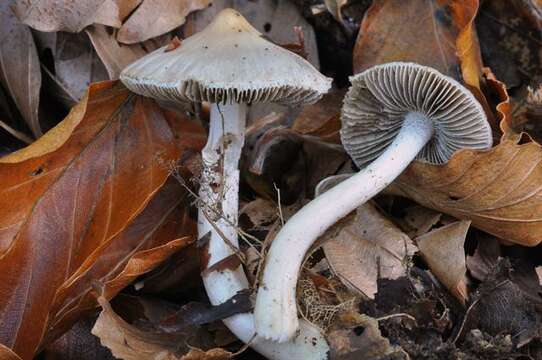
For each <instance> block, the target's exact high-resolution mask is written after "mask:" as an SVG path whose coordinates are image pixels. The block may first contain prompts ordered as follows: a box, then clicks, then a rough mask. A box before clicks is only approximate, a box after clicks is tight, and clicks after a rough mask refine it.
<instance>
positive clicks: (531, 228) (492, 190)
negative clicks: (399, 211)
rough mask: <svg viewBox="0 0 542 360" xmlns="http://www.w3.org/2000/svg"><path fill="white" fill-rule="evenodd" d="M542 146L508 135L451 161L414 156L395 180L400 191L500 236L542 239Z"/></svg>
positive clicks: (529, 242)
mask: <svg viewBox="0 0 542 360" xmlns="http://www.w3.org/2000/svg"><path fill="white" fill-rule="evenodd" d="M541 164H542V148H541V147H540V145H538V144H536V143H534V142H528V143H526V144H518V143H516V141H513V140H504V141H503V142H501V143H500V144H498V145H497V146H495V147H493V148H492V149H491V150H489V151H485V152H476V151H472V150H461V151H459V152H457V153H455V154H454V155H453V156H452V158H451V159H450V161H449V162H448V163H447V164H446V165H430V164H425V163H421V162H413V163H412V164H411V165H410V166H409V167H408V168H407V169H406V170H405V171H404V172H403V174H402V175H401V176H400V177H399V178H398V179H397V180H396V181H395V182H394V183H393V185H392V186H393V188H394V189H395V190H398V191H399V193H400V194H402V195H404V196H406V197H409V198H411V199H413V200H414V201H416V202H418V203H420V204H422V205H424V206H426V207H429V208H432V209H435V210H437V211H441V212H443V213H446V214H449V215H452V216H454V217H456V218H459V219H469V220H472V225H473V226H475V227H477V228H479V229H481V230H484V231H486V232H488V233H490V234H492V235H495V236H497V237H499V238H501V239H505V240H508V241H511V242H514V243H517V244H520V245H525V246H535V245H537V244H539V243H540V241H542V216H541V214H542V201H541V197H542V186H540V184H541V183H542V165H541Z"/></svg>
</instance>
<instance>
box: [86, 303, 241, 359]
mask: <svg viewBox="0 0 542 360" xmlns="http://www.w3.org/2000/svg"><path fill="white" fill-rule="evenodd" d="M248 295H249V294H248V293H241V294H238V295H236V296H235V297H234V298H232V299H230V300H229V301H227V302H225V303H223V304H221V305H219V306H210V305H204V304H199V303H189V304H187V305H185V306H183V307H182V308H181V309H180V310H179V311H177V312H173V311H174V309H173V308H168V307H167V306H166V307H164V306H163V305H162V304H154V303H156V302H157V301H156V300H151V299H145V298H137V299H133V300H135V301H137V302H138V303H139V306H138V308H141V307H143V308H147V309H149V310H151V311H147V310H144V317H145V319H142V320H143V321H141V320H140V321H138V323H141V326H136V325H135V323H134V324H130V323H128V322H127V321H126V320H124V319H123V318H122V317H121V316H119V314H117V313H116V312H115V311H114V310H113V309H112V308H111V305H110V304H109V302H108V301H107V300H106V299H105V298H104V297H103V296H100V297H99V298H98V302H99V303H100V305H101V306H102V312H101V313H100V315H99V317H98V319H97V320H96V323H95V325H94V328H93V329H92V333H93V334H94V335H96V336H97V337H99V338H100V342H101V343H102V345H104V346H107V347H108V348H109V349H110V350H111V352H112V353H113V355H115V357H117V358H121V359H126V360H130V359H134V360H135V359H137V360H142V359H143V360H144V359H172V360H173V359H202V360H210V359H217V360H218V359H229V358H230V357H231V355H232V354H231V353H229V352H227V351H225V350H222V349H211V350H208V351H204V350H200V349H198V348H194V347H193V346H198V345H200V343H201V345H205V346H209V345H213V344H208V343H205V341H204V338H205V336H204V335H203V334H202V331H204V330H203V329H201V326H202V325H204V324H208V323H211V322H213V321H217V320H220V319H223V318H226V317H229V316H232V315H234V314H238V313H240V312H246V311H249V310H250V308H251V306H252V305H251V303H250V299H249V296H248ZM128 300H129V299H128ZM152 308H157V309H156V310H157V312H156V311H155V313H154V314H153V311H152ZM143 325H144V326H143ZM183 354H184V355H183Z"/></svg>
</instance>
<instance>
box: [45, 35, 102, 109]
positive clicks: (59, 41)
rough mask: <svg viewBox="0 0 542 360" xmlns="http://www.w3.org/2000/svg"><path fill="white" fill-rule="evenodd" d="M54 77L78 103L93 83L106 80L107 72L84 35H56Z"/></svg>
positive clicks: (53, 50) (53, 51)
mask: <svg viewBox="0 0 542 360" xmlns="http://www.w3.org/2000/svg"><path fill="white" fill-rule="evenodd" d="M54 45H55V48H54V49H52V53H53V56H54V66H55V76H56V78H57V79H58V81H59V82H60V83H61V84H62V86H63V88H65V89H66V91H67V92H69V94H70V95H71V96H72V97H73V98H75V99H76V100H77V101H79V100H80V99H81V98H82V97H83V96H84V95H85V93H86V91H87V89H88V87H89V85H90V84H91V83H93V82H98V81H102V80H107V79H108V76H107V72H106V70H105V67H104V65H103V64H102V62H101V61H100V58H99V57H98V55H97V54H96V51H94V49H93V48H92V44H91V43H90V41H89V39H88V37H87V36H86V35H85V34H70V33H63V32H59V33H58V34H56V40H55V43H54Z"/></svg>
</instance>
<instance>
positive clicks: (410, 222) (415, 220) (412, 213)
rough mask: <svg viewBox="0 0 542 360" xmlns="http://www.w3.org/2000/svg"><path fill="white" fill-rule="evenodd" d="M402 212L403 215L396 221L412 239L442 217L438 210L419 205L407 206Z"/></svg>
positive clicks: (426, 230)
mask: <svg viewBox="0 0 542 360" xmlns="http://www.w3.org/2000/svg"><path fill="white" fill-rule="evenodd" d="M403 212H404V216H403V217H401V218H400V219H397V222H398V223H399V226H401V228H402V229H403V231H405V232H406V233H407V235H408V236H409V237H410V238H412V239H413V238H415V237H418V236H421V235H423V234H425V233H427V232H428V231H429V230H431V228H432V227H433V226H434V225H435V224H436V223H438V222H439V220H440V218H441V217H442V214H441V213H439V212H438V211H435V210H431V209H428V208H426V207H423V206H420V205H414V206H410V207H407V208H406V209H404V210H403Z"/></svg>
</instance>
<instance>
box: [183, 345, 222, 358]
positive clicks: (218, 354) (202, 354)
mask: <svg viewBox="0 0 542 360" xmlns="http://www.w3.org/2000/svg"><path fill="white" fill-rule="evenodd" d="M232 357H233V354H232V353H231V352H229V351H226V350H224V349H221V348H216V349H211V350H207V351H204V350H201V349H191V350H190V351H189V352H188V354H186V355H183V357H182V358H181V360H227V359H231V358H232Z"/></svg>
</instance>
